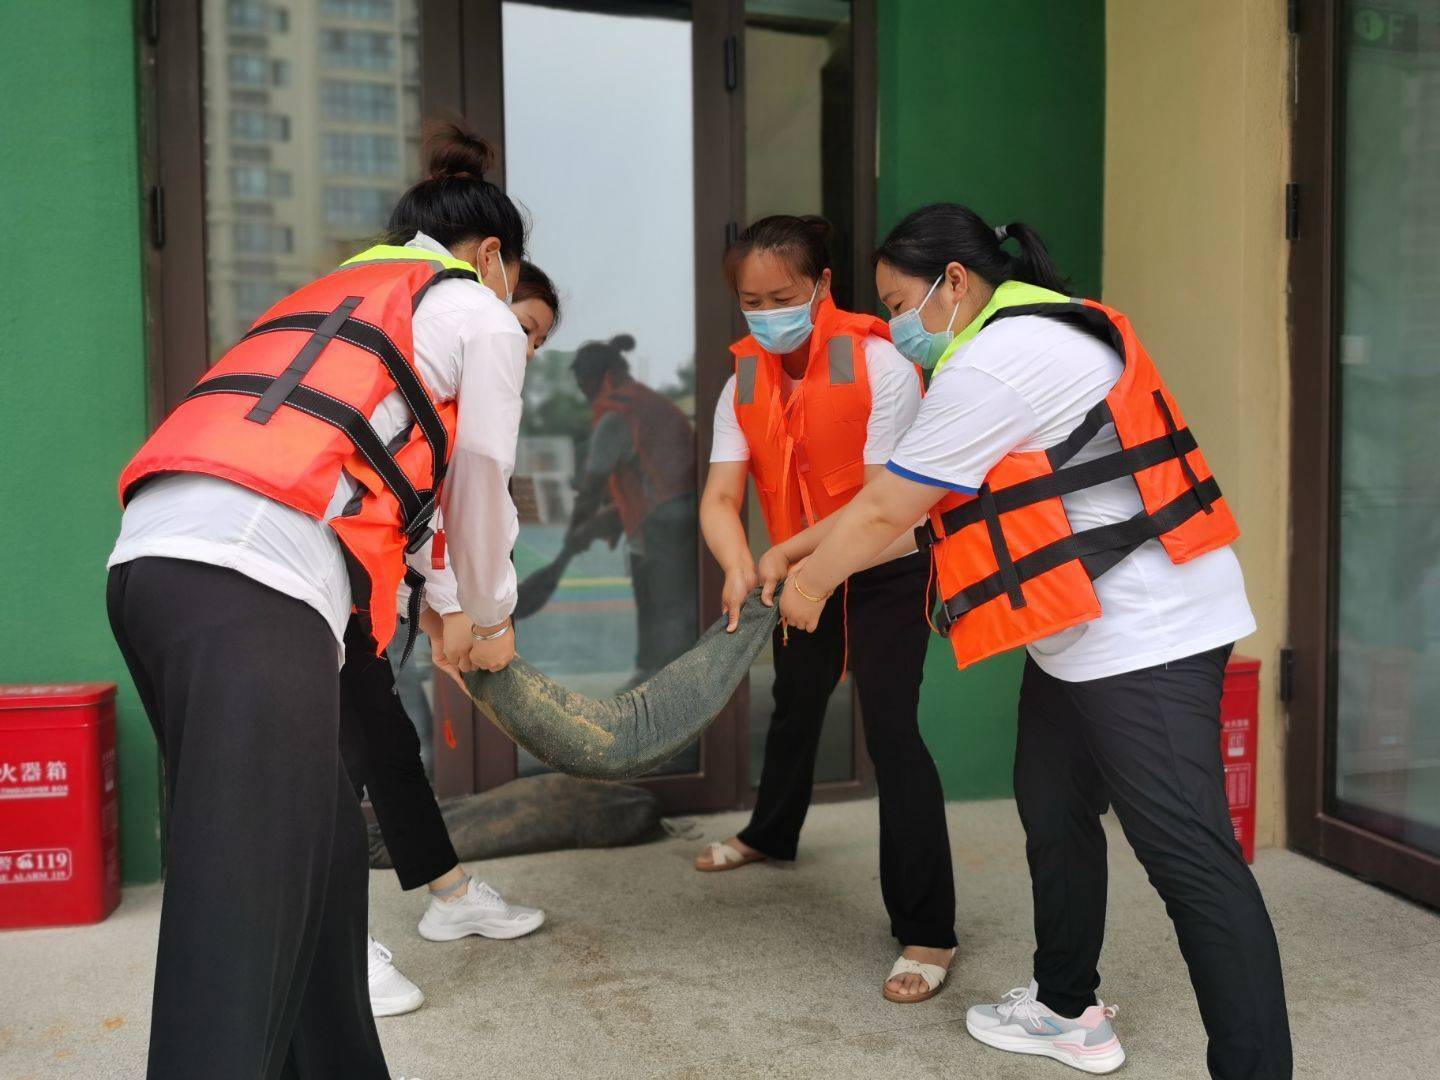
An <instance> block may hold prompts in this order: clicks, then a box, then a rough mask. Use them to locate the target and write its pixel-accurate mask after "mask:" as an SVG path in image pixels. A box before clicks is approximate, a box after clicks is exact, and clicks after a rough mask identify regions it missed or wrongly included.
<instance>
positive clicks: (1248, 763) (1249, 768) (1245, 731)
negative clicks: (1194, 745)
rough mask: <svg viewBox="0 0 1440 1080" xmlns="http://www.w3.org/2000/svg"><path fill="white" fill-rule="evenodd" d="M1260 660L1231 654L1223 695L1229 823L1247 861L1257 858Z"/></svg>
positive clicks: (1222, 731)
mask: <svg viewBox="0 0 1440 1080" xmlns="http://www.w3.org/2000/svg"><path fill="white" fill-rule="evenodd" d="M1259 726H1260V661H1259V660H1253V659H1251V658H1250V657H1248V656H1232V657H1231V658H1230V664H1229V666H1228V667H1226V669H1225V685H1224V690H1223V692H1222V693H1221V695H1220V759H1221V760H1222V761H1223V762H1224V763H1225V794H1226V797H1227V798H1228V799H1229V800H1230V824H1231V826H1232V827H1233V828H1234V829H1235V839H1236V840H1238V841H1239V842H1240V850H1241V851H1243V852H1244V853H1245V861H1246V862H1254V861H1255V771H1256V762H1257V761H1258V757H1259Z"/></svg>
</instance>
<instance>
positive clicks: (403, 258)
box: [340, 244, 479, 278]
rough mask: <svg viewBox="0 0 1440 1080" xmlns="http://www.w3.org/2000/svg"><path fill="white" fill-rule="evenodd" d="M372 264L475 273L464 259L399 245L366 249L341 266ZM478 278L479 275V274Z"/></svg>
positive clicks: (376, 246) (381, 245)
mask: <svg viewBox="0 0 1440 1080" xmlns="http://www.w3.org/2000/svg"><path fill="white" fill-rule="evenodd" d="M372 262H428V263H434V264H435V265H436V266H438V267H440V268H442V269H445V270H468V271H469V272H470V273H472V274H474V273H475V268H474V267H473V266H471V265H470V264H469V263H468V262H466V261H465V260H464V259H457V258H455V256H453V255H448V254H444V255H442V254H441V253H440V252H438V251H430V250H428V249H427V248H416V247H403V246H401V245H399V244H376V245H375V246H374V247H372V248H366V249H365V250H364V251H362V252H360V254H358V255H352V256H351V257H350V258H348V259H346V260H345V261H344V262H343V263H341V264H340V265H341V266H355V265H356V264H358V263H372ZM476 277H477V278H478V277H479V275H478V274H477V275H476Z"/></svg>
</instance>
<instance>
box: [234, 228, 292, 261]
mask: <svg viewBox="0 0 1440 1080" xmlns="http://www.w3.org/2000/svg"><path fill="white" fill-rule="evenodd" d="M233 228H234V236H235V250H236V251H238V252H240V253H242V254H245V255H288V254H289V253H290V252H291V251H293V250H294V248H295V235H294V231H293V230H292V229H291V228H290V226H288V225H273V224H271V223H270V222H267V221H237V222H236V223H235V224H234V226H233Z"/></svg>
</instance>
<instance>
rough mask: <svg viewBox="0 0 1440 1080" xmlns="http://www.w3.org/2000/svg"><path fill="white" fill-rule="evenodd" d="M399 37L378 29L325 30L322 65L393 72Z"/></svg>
mask: <svg viewBox="0 0 1440 1080" xmlns="http://www.w3.org/2000/svg"><path fill="white" fill-rule="evenodd" d="M398 45H399V42H398V40H397V35H395V34H390V33H382V32H380V31H376V30H329V29H325V30H321V31H320V62H321V64H323V65H324V66H325V67H328V68H349V69H354V70H357V71H393V70H394V68H395V54H396V51H397V48H398Z"/></svg>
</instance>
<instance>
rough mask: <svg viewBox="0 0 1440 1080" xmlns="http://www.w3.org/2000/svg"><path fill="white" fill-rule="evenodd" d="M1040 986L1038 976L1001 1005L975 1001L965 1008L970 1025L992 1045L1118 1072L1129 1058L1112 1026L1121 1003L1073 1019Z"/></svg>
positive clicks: (1096, 1007) (1093, 1008)
mask: <svg viewBox="0 0 1440 1080" xmlns="http://www.w3.org/2000/svg"><path fill="white" fill-rule="evenodd" d="M1036 989H1037V987H1036V985H1035V983H1034V982H1033V981H1032V982H1031V983H1030V985H1029V986H1028V987H1016V988H1015V989H1014V990H1011V991H1010V992H1009V993H1007V994H1006V995H1005V1000H1004V1001H1002V1002H1000V1003H999V1004H997V1005H976V1006H973V1007H972V1008H971V1009H970V1011H969V1012H967V1013H966V1014H965V1026H966V1027H967V1028H968V1029H969V1030H970V1034H971V1035H973V1036H975V1038H977V1039H979V1040H980V1041H981V1042H982V1043H984V1044H985V1045H986V1046H993V1047H995V1048H996V1049H997V1050H1008V1051H1010V1052H1011V1053H1012V1054H1039V1055H1041V1056H1043V1057H1048V1058H1054V1059H1055V1060H1056V1061H1060V1062H1064V1063H1065V1064H1066V1065H1069V1066H1070V1067H1071V1068H1074V1069H1079V1070H1080V1071H1081V1072H1087V1073H1108V1072H1114V1071H1115V1070H1116V1069H1118V1068H1119V1067H1120V1066H1121V1065H1123V1064H1125V1051H1124V1050H1123V1049H1121V1047H1120V1040H1119V1038H1118V1037H1116V1035H1115V1029H1114V1028H1112V1027H1111V1026H1110V1018H1111V1017H1112V1016H1114V1015H1115V1006H1113V1005H1106V1004H1105V1003H1104V1002H1103V1001H1102V1002H1100V1003H1099V1004H1097V1005H1091V1006H1090V1008H1088V1009H1086V1010H1085V1011H1084V1012H1083V1013H1081V1014H1080V1015H1079V1016H1078V1017H1076V1018H1075V1019H1074V1020H1067V1019H1066V1018H1065V1017H1063V1016H1060V1015H1059V1014H1057V1013H1055V1012H1052V1011H1051V1010H1050V1009H1049V1008H1048V1007H1047V1006H1045V1005H1043V1004H1041V1003H1040V1002H1039V1001H1038V1000H1037V999H1036V997H1035V991H1036Z"/></svg>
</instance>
